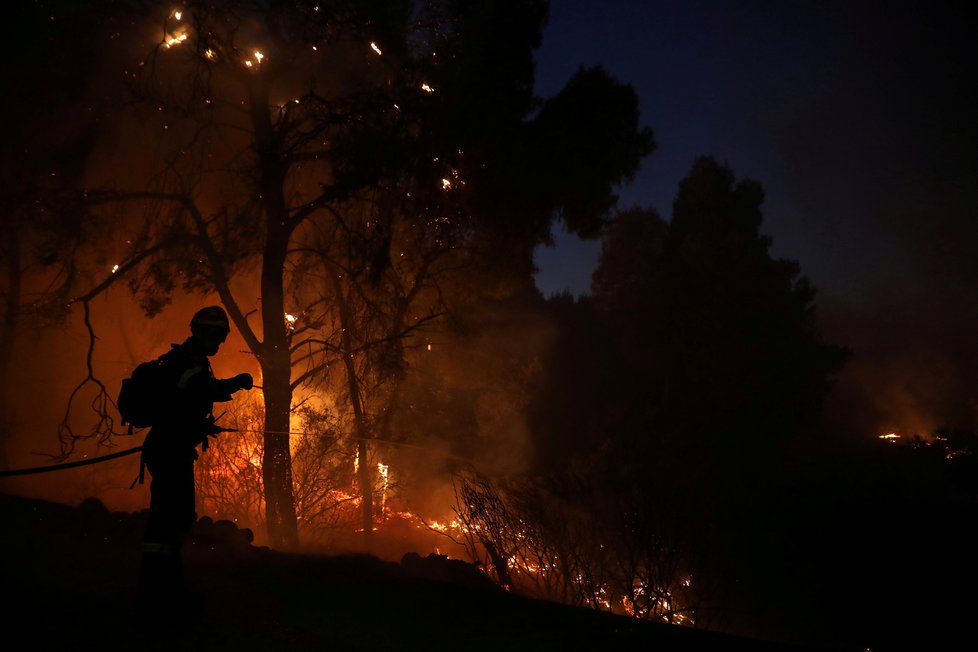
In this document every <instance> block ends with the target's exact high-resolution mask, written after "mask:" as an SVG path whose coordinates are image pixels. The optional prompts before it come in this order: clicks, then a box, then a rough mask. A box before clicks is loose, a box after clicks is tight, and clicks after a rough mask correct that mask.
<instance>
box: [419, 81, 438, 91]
mask: <svg viewBox="0 0 978 652" xmlns="http://www.w3.org/2000/svg"><path fill="white" fill-rule="evenodd" d="M421 90H423V91H424V92H425V93H434V92H435V89H433V88H432V87H431V86H429V85H428V84H426V83H425V82H421Z"/></svg>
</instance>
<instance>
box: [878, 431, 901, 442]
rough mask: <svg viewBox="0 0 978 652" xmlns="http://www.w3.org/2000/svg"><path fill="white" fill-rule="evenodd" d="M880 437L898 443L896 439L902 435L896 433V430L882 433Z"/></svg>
mask: <svg viewBox="0 0 978 652" xmlns="http://www.w3.org/2000/svg"><path fill="white" fill-rule="evenodd" d="M879 438H880V439H882V440H884V441H888V442H890V443H896V440H897V439H899V438H900V435H898V434H896V433H895V432H888V433H886V434H885V435H880V437H879Z"/></svg>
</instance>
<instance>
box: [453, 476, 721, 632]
mask: <svg viewBox="0 0 978 652" xmlns="http://www.w3.org/2000/svg"><path fill="white" fill-rule="evenodd" d="M455 510H456V513H457V515H458V519H459V522H460V524H461V531H462V533H463V536H464V539H465V545H466V550H467V552H468V554H469V555H470V556H471V558H472V559H473V560H474V561H475V562H476V563H477V564H479V565H481V566H483V567H484V568H485V569H486V570H487V572H488V573H489V574H490V575H491V576H492V577H494V578H495V579H496V581H498V582H499V583H500V584H502V585H503V586H505V587H507V588H510V589H512V590H514V591H517V592H520V593H525V594H527V595H531V596H534V597H540V598H545V599H550V600H556V601H559V602H563V603H566V604H573V605H582V606H589V607H592V608H596V609H603V610H608V611H613V612H616V613H627V614H628V615H631V616H634V617H636V618H641V619H645V620H659V621H665V622H670V623H682V624H690V625H692V624H695V621H696V612H697V610H698V608H699V605H700V603H701V602H702V599H703V595H702V591H701V590H700V587H699V586H697V585H694V583H693V577H692V572H691V566H690V562H689V560H688V558H687V555H686V551H685V548H684V546H682V545H681V543H680V542H681V539H680V537H679V536H678V534H679V533H678V532H677V531H676V528H674V527H672V526H671V525H672V524H670V523H668V521H667V519H666V518H665V517H664V515H662V514H655V513H652V512H650V511H649V510H643V509H640V508H638V504H637V503H633V504H628V500H627V499H626V498H623V495H622V494H619V493H605V492H600V491H596V490H595V489H594V488H593V487H592V486H590V485H589V484H588V483H587V482H585V481H583V480H581V479H579V478H578V479H575V478H561V479H552V478H551V479H543V478H529V477H526V478H520V479H517V480H513V481H510V482H505V483H503V482H499V483H494V482H493V481H491V480H489V479H488V478H486V477H484V476H481V475H478V474H474V473H473V474H463V475H459V476H458V477H457V479H456V506H455Z"/></svg>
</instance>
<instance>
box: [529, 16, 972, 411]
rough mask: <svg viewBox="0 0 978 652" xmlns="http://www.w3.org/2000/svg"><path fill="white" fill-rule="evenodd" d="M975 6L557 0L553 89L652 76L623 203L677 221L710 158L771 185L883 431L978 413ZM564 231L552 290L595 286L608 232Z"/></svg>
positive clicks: (782, 246)
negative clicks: (681, 195) (594, 77)
mask: <svg viewBox="0 0 978 652" xmlns="http://www.w3.org/2000/svg"><path fill="white" fill-rule="evenodd" d="M966 6H967V5H965V4H963V3H947V2H936V3H935V2H927V3H924V2H917V3H907V2H896V3H892V2H890V3H876V2H868V3H842V2H767V1H760V2H749V3H745V2H726V1H722V0H708V1H691V2H689V1H684V2H681V1H678V0H677V1H672V0H664V1H656V2H641V1H637V0H636V1H626V0H610V1H603V2H597V1H584V0H556V1H555V2H553V3H552V4H551V12H550V21H549V24H548V27H547V28H546V30H545V32H544V39H543V45H542V47H541V49H540V50H539V51H538V57H537V63H538V69H537V93H538V94H539V95H541V96H549V95H552V94H553V93H555V92H557V91H558V90H559V88H560V87H561V86H562V85H563V83H564V82H565V81H566V79H567V78H568V77H569V76H570V75H571V74H572V73H573V72H574V71H575V70H576V69H577V68H578V67H579V66H582V65H584V66H590V65H596V64H600V65H603V66H604V67H605V68H606V69H607V70H608V71H609V72H610V73H611V74H613V75H614V76H615V77H617V78H618V79H620V80H621V81H625V82H628V83H630V84H631V85H632V86H633V87H634V88H635V90H636V92H637V93H638V95H639V98H640V106H641V111H642V122H643V124H644V125H646V126H649V127H651V128H652V129H653V130H654V132H655V140H656V142H657V143H658V148H657V150H656V151H655V152H653V153H652V155H651V156H649V157H648V158H647V159H646V160H645V162H644V164H643V167H642V169H641V170H640V172H639V174H638V175H637V177H636V179H635V180H634V182H633V183H632V184H631V185H629V186H627V187H624V188H622V189H621V191H620V198H621V204H622V205H625V206H628V205H632V204H640V205H643V206H653V207H655V208H656V209H657V210H658V211H659V212H660V213H661V214H662V215H663V216H664V217H666V218H668V217H669V215H670V212H671V204H672V199H673V197H674V194H675V192H676V189H677V186H678V183H679V181H680V179H682V178H683V177H684V176H685V174H686V173H687V172H688V171H689V168H690V166H691V164H692V162H693V160H694V159H695V157H697V156H698V155H702V154H707V155H711V156H713V157H715V158H716V159H717V160H719V161H720V162H722V163H725V164H727V165H728V166H729V167H730V168H731V169H732V170H733V172H734V174H735V175H736V176H737V178H745V177H746V178H751V179H754V180H756V181H758V182H760V183H761V184H762V186H763V187H764V189H765V192H766V200H765V203H764V205H763V206H762V209H763V211H764V216H765V222H764V225H763V226H762V229H763V231H764V232H765V233H766V234H767V235H769V236H770V237H771V238H772V239H773V246H772V253H773V254H774V255H775V256H776V257H781V258H791V259H794V260H797V261H798V262H799V263H800V265H801V269H802V273H803V274H804V275H805V276H807V277H808V278H809V279H810V280H811V281H812V283H813V284H814V286H815V287H816V289H817V290H818V296H817V298H816V302H817V306H818V315H819V321H820V325H821V328H822V331H823V333H824V336H825V337H826V338H827V339H830V340H832V341H833V342H834V343H839V344H843V345H846V346H849V347H851V348H852V349H853V352H854V356H853V359H852V362H851V364H850V365H849V368H848V370H847V372H846V374H847V376H846V379H845V380H846V381H847V382H848V383H849V384H850V385H854V386H855V385H858V386H859V387H858V388H857V389H854V390H853V391H856V392H858V393H861V394H864V395H865V394H867V393H869V394H872V396H871V397H870V398H869V402H870V403H873V404H876V405H874V406H872V410H871V411H872V412H874V413H873V414H868V415H866V416H865V418H866V420H868V421H869V424H868V427H880V428H882V427H894V428H901V429H907V430H910V429H917V428H921V429H923V428H932V427H936V426H938V425H940V424H941V422H943V421H950V420H959V421H960V420H968V419H974V410H973V408H972V407H970V406H969V405H968V401H969V400H970V399H971V397H972V396H975V395H976V392H975V391H974V388H975V387H976V382H978V374H976V373H975V372H974V369H975V368H976V366H978V343H976V342H975V336H974V334H975V333H976V332H978V299H976V294H975V291H974V290H975V287H976V285H978V284H976V281H978V262H976V261H978V258H976V255H975V254H976V250H978V247H976V244H978V219H976V218H978V128H976V126H978V122H976V116H978V105H976V98H975V83H974V81H973V80H974V79H976V78H978V75H976V74H975V73H976V71H975V68H976V62H978V52H976V46H975V43H976V41H975V39H974V37H973V35H974V31H975V27H976V24H975V21H974V19H973V18H968V17H967V11H966V9H965V8H966ZM555 235H556V246H555V247H553V248H541V249H540V250H539V251H538V255H537V261H536V262H537V265H538V267H539V268H540V272H539V274H538V276H537V281H538V286H539V287H540V289H541V291H542V292H543V293H544V294H545V295H549V294H551V293H553V292H559V291H561V290H564V289H568V290H570V291H571V292H573V293H574V294H581V293H584V292H587V291H588V289H589V285H590V274H591V271H592V269H593V266H594V263H595V261H596V259H597V255H598V252H599V251H600V244H599V243H598V242H584V243H582V242H578V241H575V240H574V239H572V238H568V237H566V236H565V234H563V233H561V232H559V230H557V232H556V233H555ZM843 384H844V385H845V383H843ZM863 398H866V397H865V396H863ZM897 404H899V405H897ZM897 413H903V414H897ZM888 415H892V416H888ZM881 420H882V421H889V422H891V423H888V424H884V423H882V421H881Z"/></svg>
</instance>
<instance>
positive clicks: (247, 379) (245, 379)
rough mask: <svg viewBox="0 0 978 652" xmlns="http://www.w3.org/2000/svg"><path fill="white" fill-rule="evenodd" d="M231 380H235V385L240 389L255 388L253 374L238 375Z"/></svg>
mask: <svg viewBox="0 0 978 652" xmlns="http://www.w3.org/2000/svg"><path fill="white" fill-rule="evenodd" d="M231 380H233V381H234V384H235V385H237V386H238V388H240V389H251V388H252V387H254V386H255V381H254V379H253V378H252V377H251V374H238V375H237V376H235V377H234V378H232V379H231Z"/></svg>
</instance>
